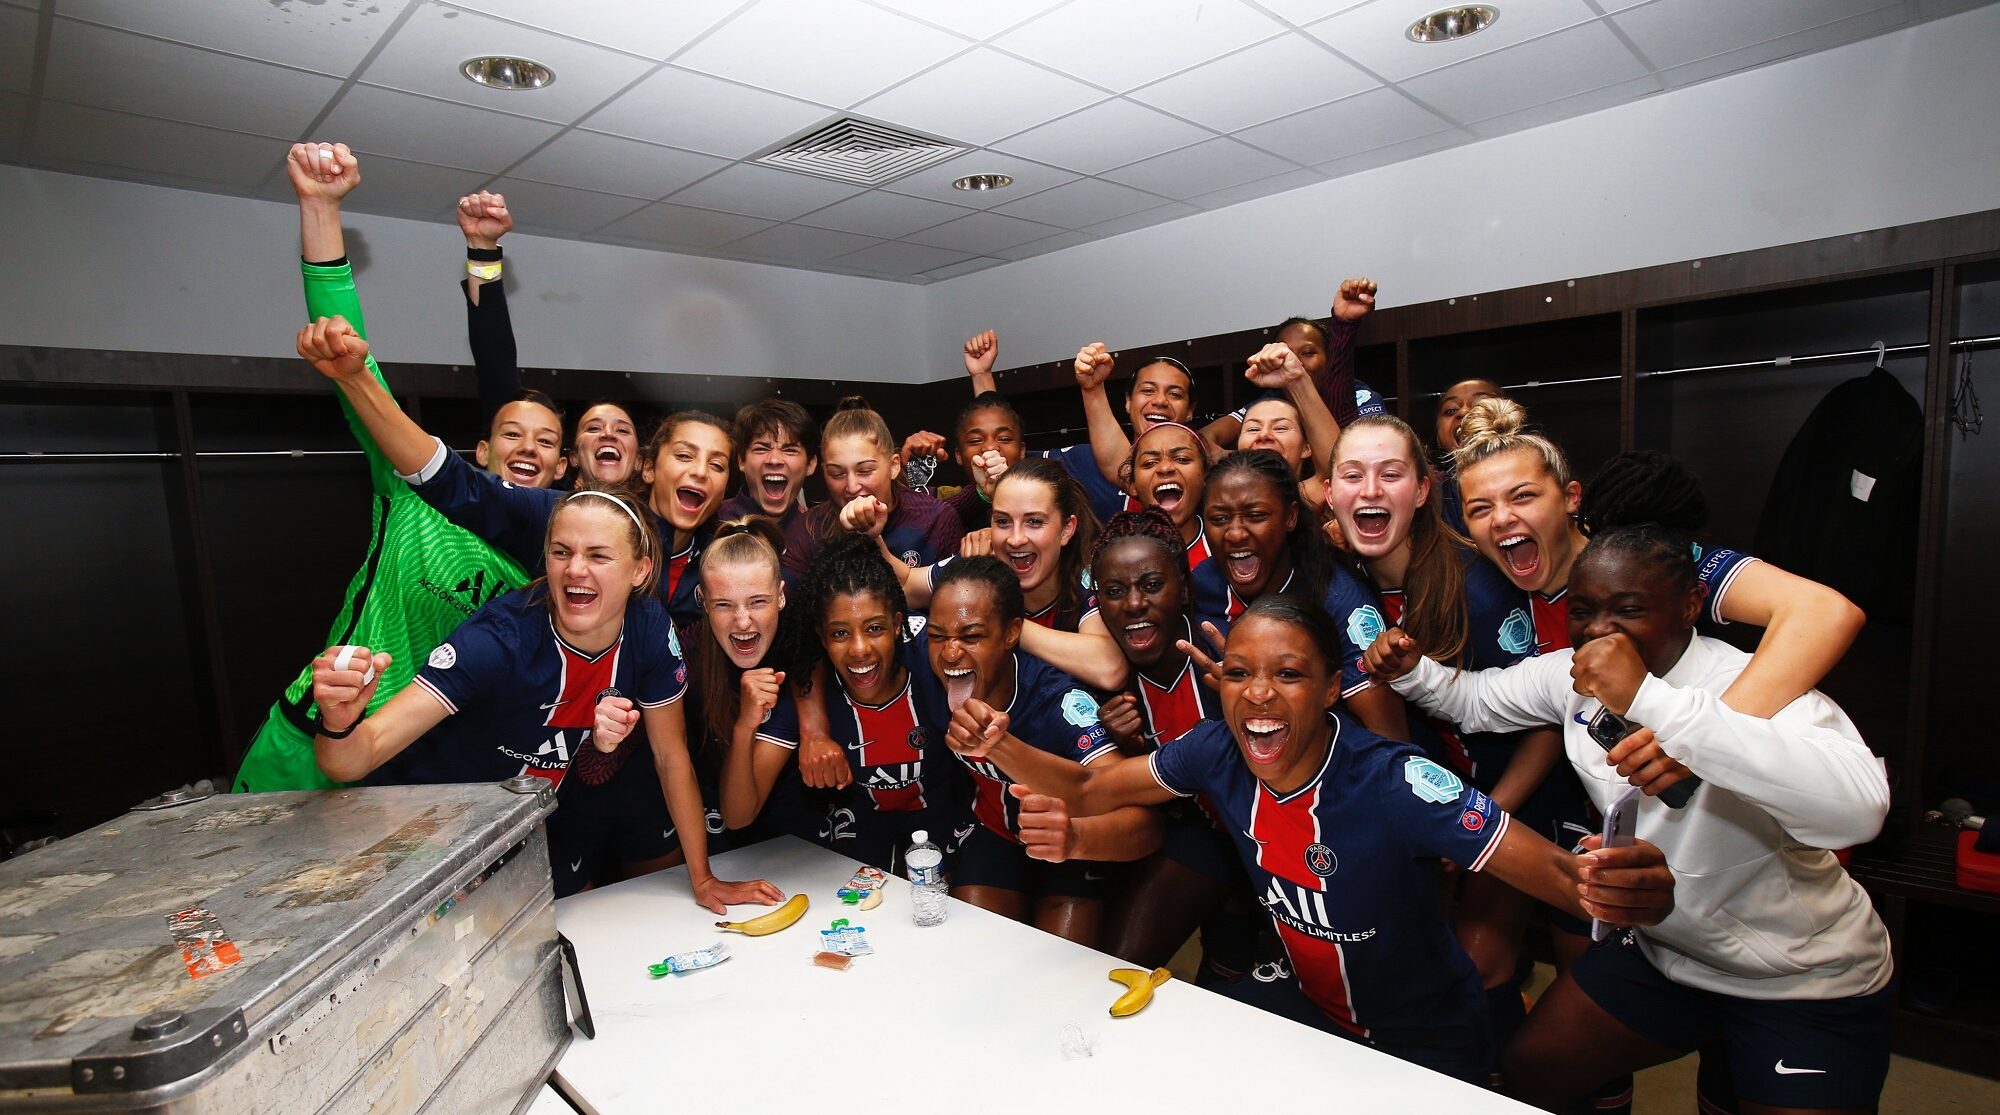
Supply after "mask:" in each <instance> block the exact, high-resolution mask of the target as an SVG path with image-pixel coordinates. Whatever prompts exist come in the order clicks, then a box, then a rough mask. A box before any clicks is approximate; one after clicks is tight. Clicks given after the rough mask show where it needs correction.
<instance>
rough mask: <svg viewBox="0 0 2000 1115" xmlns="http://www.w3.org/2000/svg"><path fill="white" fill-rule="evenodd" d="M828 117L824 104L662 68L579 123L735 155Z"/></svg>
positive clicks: (615, 132)
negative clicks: (796, 99) (797, 99)
mask: <svg viewBox="0 0 2000 1115" xmlns="http://www.w3.org/2000/svg"><path fill="white" fill-rule="evenodd" d="M830 115H832V114H831V113H830V112H829V111H828V109H827V108H826V107H825V106H823V105H815V104H808V103H806V102H805V101H795V100H792V99H791V98H790V97H780V96H778V95H777V94H776V93H767V92H765V91H764V90H762V89H752V88H750V87H749V86H747V85H738V84H736V83H735V82H733V81H723V80H721V79H720V78H713V77H710V76H708V75H707V74H698V73H694V72H693V71H690V70H682V69H677V68H675V67H673V66H667V67H664V68H662V69H661V70H659V71H658V72H656V73H654V74H652V75H650V76H648V77H647V78H646V80H644V81H642V82H640V83H639V84H637V85H635V86H633V87H632V88H631V89H629V90H627V91H626V92H625V93H623V94H621V95H620V96H619V97H618V98H617V99H616V100H614V101H612V102H611V103H610V104H607V105H605V106H604V107H603V108H601V109H599V110H598V111H597V112H595V113H592V114H591V115H590V117H589V118H588V119H586V120H584V122H583V124H584V126H585V127H587V128H590V129H591V130H593V131H599V132H610V133H612V134H613V135H621V136H630V137H631V138H633V139H643V140H649V141H651V142H653V143H665V144H670V145H672V146H674V147H681V148H685V149H687V150H689V151H706V152H707V153H709V154H711V155H720V156H722V157H723V158H725V159H740V158H743V157H744V156H745V155H750V154H753V153H755V152H757V151H761V150H763V149H764V148H766V147H769V146H772V145H773V144H775V143H777V142H778V141H779V140H782V139H787V138H790V137H791V136H792V135H794V134H796V133H798V132H802V131H804V130H806V129H807V128H808V127H810V126H811V125H814V124H817V123H819V122H820V121H822V120H825V119H827V118H828V117H829V116H830Z"/></svg>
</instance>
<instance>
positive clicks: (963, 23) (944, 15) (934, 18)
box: [875, 0, 1062, 39]
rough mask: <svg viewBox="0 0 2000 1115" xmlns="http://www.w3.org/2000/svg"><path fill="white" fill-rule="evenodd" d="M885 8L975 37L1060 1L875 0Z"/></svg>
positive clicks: (989, 34)
mask: <svg viewBox="0 0 2000 1115" xmlns="http://www.w3.org/2000/svg"><path fill="white" fill-rule="evenodd" d="M875 2H876V3H878V4H880V5H881V6H883V7H885V8H894V9H896V10H897V11H899V12H902V13H903V14H904V15H908V16H914V17H916V18H917V19H921V20H923V21H924V22H925V23H934V24H936V25H937V26H939V27H943V28H945V29H947V30H950V31H956V32H958V33H959V34H961V35H967V36H970V37H972V38H975V39H990V38H992V37H993V36H994V35H997V34H999V33H1000V32H1002V31H1005V30H1006V29H1008V28H1009V27H1012V26H1014V25H1015V24H1017V23H1021V22H1022V21H1024V20H1027V19H1029V18H1032V17H1034V16H1036V15H1039V14H1041V13H1042V12H1046V11H1048V10H1049V9H1050V8H1053V7H1055V6H1056V5H1057V4H1059V3H1061V2H1062V0H978V2H976V3H968V2H967V0H875Z"/></svg>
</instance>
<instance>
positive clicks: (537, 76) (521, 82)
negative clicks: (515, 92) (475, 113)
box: [458, 55, 556, 89]
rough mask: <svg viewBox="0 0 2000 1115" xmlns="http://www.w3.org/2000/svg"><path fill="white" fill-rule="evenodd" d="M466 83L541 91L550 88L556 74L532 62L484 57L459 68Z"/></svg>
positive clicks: (528, 59) (496, 56) (469, 61)
mask: <svg viewBox="0 0 2000 1115" xmlns="http://www.w3.org/2000/svg"><path fill="white" fill-rule="evenodd" d="M458 72H459V73H462V74H464V75H465V80H467V81H470V82H472V83H473V84H474V85H483V86H485V87H486V88H488V89H542V88H546V87H547V86H549V85H551V84H553V83H554V82H555V80H556V72H555V71H554V70H551V69H549V68H548V67H547V66H544V65H542V64H541V63H540V62H537V61H535V60H534V59H532V58H508V57H504V56H501V55H486V56H484V57H481V58H468V59H466V60H465V62H464V63H463V64H462V65H460V66H459V67H458Z"/></svg>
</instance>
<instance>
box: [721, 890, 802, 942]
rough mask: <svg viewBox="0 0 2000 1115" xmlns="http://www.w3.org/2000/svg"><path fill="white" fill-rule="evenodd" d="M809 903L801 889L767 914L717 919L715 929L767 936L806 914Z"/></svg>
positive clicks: (747, 935) (789, 925) (746, 934)
mask: <svg viewBox="0 0 2000 1115" xmlns="http://www.w3.org/2000/svg"><path fill="white" fill-rule="evenodd" d="M809 905H811V903H810V902H808V901H807V900H806V896H805V893H804V892H803V891H802V892H800V893H798V894H795V895H793V896H792V897H791V900H790V901H789V902H786V903H785V904H784V905H783V906H780V907H778V908H777V909H775V910H772V911H771V912H770V913H767V914H759V915H757V916H756V917H754V918H751V919H749V920H747V921H718V922H716V923H715V927H716V928H717V929H727V930H729V931H731V932H733V933H741V934H743V935H744V936H745V937H767V936H770V935H771V934H773V933H776V932H777V931H778V930H780V929H789V928H791V926H792V924H793V923H794V922H796V921H798V920H799V919H800V918H802V917H805V916H806V907H807V906H809Z"/></svg>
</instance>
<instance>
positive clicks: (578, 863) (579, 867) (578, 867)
mask: <svg viewBox="0 0 2000 1115" xmlns="http://www.w3.org/2000/svg"><path fill="white" fill-rule="evenodd" d="M569 869H570V870H571V871H581V870H583V861H582V860H577V861H576V862H575V863H572V864H570V865H569ZM1778 1071H1779V1072H1783V1071H1785V1069H1784V1066H1783V1065H1780V1066H1778Z"/></svg>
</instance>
